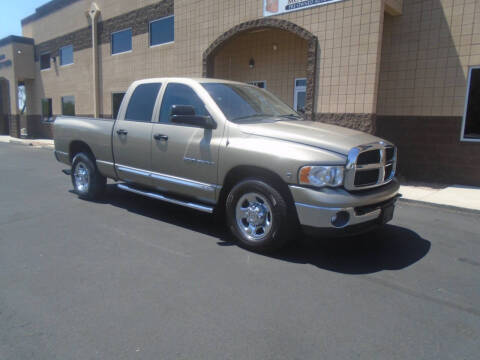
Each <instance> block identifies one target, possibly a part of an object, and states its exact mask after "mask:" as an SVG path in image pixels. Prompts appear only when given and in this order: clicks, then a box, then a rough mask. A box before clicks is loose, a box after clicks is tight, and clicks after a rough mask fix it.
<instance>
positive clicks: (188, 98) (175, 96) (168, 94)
mask: <svg viewBox="0 0 480 360" xmlns="http://www.w3.org/2000/svg"><path fill="white" fill-rule="evenodd" d="M173 105H190V106H193V108H194V109H195V115H202V116H207V115H208V112H207V109H205V104H204V103H203V101H202V100H201V99H200V98H199V97H198V95H197V94H196V93H195V91H193V89H192V88H191V87H190V86H187V85H184V84H174V83H172V84H168V86H167V89H166V90H165V94H163V100H162V107H161V109H160V122H161V123H170V113H171V111H172V106H173Z"/></svg>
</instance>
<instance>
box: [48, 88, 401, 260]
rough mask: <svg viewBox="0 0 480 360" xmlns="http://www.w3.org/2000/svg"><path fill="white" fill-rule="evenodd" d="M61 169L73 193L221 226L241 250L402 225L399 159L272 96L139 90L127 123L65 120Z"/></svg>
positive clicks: (58, 129)
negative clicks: (132, 199)
mask: <svg viewBox="0 0 480 360" xmlns="http://www.w3.org/2000/svg"><path fill="white" fill-rule="evenodd" d="M54 134H55V135H54V138H55V157H56V159H57V160H58V161H60V162H62V163H65V164H68V165H70V166H71V170H67V173H70V175H71V180H72V183H73V186H74V190H75V192H76V193H77V194H78V196H79V197H81V198H84V199H94V198H96V197H98V196H101V194H102V192H103V191H104V189H105V185H106V180H107V178H111V179H114V180H116V181H117V185H116V186H118V188H119V189H121V190H125V191H129V192H132V193H135V194H139V195H143V196H147V197H150V198H153V199H158V200H162V201H166V202H170V203H173V204H177V205H181V206H185V207H188V208H192V209H196V210H199V211H203V212H207V213H214V212H215V213H218V214H222V217H224V218H225V220H226V223H227V225H228V228H229V229H230V231H231V233H232V234H233V235H234V237H235V238H236V239H237V240H238V242H239V243H240V245H242V246H244V247H246V248H248V249H251V250H255V251H265V250H272V249H275V248H278V247H281V246H283V245H285V244H286V243H287V242H288V240H289V239H292V238H294V237H295V236H298V235H299V234H300V231H299V230H303V231H304V232H306V233H308V234H314V235H316V236H322V235H323V236H324V235H325V234H326V235H348V234H356V233H360V232H365V231H368V230H371V229H374V228H376V227H378V226H381V225H383V224H385V223H387V222H388V221H390V220H391V219H392V217H393V211H394V205H395V201H396V199H397V197H399V195H398V190H399V183H398V181H397V180H396V179H395V168H396V160H397V150H396V148H395V146H394V145H392V144H390V143H388V142H387V141H385V140H382V139H380V138H377V137H375V136H372V135H369V134H366V133H362V132H359V131H354V130H350V129H347V128H343V127H338V126H333V125H327V124H323V123H320V122H315V121H306V120H304V119H303V118H302V117H301V116H300V115H299V114H297V113H296V112H295V111H294V110H292V109H291V108H290V107H289V106H287V105H286V104H285V103H283V102H282V101H280V100H279V99H278V98H276V97H275V96H274V95H272V94H271V93H269V92H268V91H266V90H263V89H259V88H257V87H255V86H252V85H247V84H243V83H238V82H233V81H225V80H216V79H192V78H160V79H148V80H142V81H136V82H134V83H133V84H132V85H131V86H130V87H129V89H128V91H127V92H126V94H125V97H124V99H123V102H122V104H121V106H120V110H119V113H118V118H117V119H116V120H115V121H113V120H110V119H93V118H81V117H59V118H57V119H56V121H55V125H54Z"/></svg>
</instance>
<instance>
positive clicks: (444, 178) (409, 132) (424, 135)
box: [376, 115, 480, 186]
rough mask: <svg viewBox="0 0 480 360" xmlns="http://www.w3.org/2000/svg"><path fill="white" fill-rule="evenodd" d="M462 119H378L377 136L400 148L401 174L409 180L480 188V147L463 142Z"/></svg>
mask: <svg viewBox="0 0 480 360" xmlns="http://www.w3.org/2000/svg"><path fill="white" fill-rule="evenodd" d="M461 126H462V117H459V116H383V115H377V130H376V134H377V135H378V136H380V137H383V138H385V139H387V140H389V141H391V142H393V143H394V144H396V145H397V146H398V173H399V175H401V176H404V177H406V178H407V179H409V180H419V181H428V182H438V183H448V184H465V185H474V186H478V184H480V167H479V166H478V164H480V143H474V142H462V141H460V132H461Z"/></svg>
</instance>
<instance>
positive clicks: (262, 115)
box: [233, 114, 273, 121]
mask: <svg viewBox="0 0 480 360" xmlns="http://www.w3.org/2000/svg"><path fill="white" fill-rule="evenodd" d="M272 116H273V115H271V114H253V115H246V116H240V117H237V118H235V119H233V121H237V120H242V119H250V118H253V117H272Z"/></svg>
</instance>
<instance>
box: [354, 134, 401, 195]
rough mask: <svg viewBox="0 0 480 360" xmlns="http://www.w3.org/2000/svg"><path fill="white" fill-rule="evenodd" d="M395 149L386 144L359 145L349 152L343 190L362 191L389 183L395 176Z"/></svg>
mask: <svg viewBox="0 0 480 360" xmlns="http://www.w3.org/2000/svg"><path fill="white" fill-rule="evenodd" d="M396 162H397V150H396V148H395V147H394V146H393V145H391V144H388V143H386V142H383V141H381V142H378V143H372V144H367V145H361V146H358V147H356V148H353V149H352V150H350V152H349V154H348V163H347V167H346V171H345V188H346V189H347V190H363V189H369V188H373V187H377V186H382V185H385V184H387V183H389V182H390V181H391V180H392V179H393V177H394V176H395V169H396Z"/></svg>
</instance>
